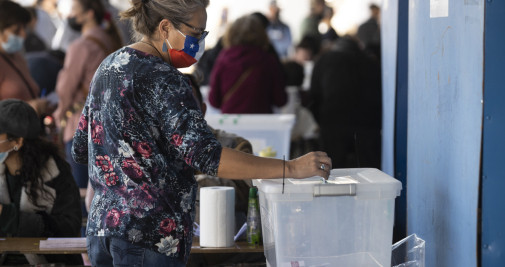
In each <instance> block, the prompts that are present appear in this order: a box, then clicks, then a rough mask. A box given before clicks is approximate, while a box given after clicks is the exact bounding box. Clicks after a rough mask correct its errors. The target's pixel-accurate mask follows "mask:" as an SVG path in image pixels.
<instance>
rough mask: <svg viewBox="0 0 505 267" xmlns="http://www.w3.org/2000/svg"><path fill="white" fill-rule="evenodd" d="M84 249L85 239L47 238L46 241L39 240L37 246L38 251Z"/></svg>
mask: <svg viewBox="0 0 505 267" xmlns="http://www.w3.org/2000/svg"><path fill="white" fill-rule="evenodd" d="M85 247H86V238H85V237H75V238H74V237H68V238H67V237H62V238H48V239H47V240H41V241H40V245H39V248H40V249H50V248H85Z"/></svg>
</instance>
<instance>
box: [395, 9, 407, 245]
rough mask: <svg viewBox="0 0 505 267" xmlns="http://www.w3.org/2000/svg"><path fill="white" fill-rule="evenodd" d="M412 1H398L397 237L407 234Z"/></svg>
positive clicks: (396, 238) (398, 238)
mask: <svg viewBox="0 0 505 267" xmlns="http://www.w3.org/2000/svg"><path fill="white" fill-rule="evenodd" d="M408 14H409V2H408V1H399V3H398V53H397V66H398V68H397V69H398V72H397V77H396V81H397V82H396V111H395V176H394V177H395V178H396V179H398V180H399V181H400V182H402V185H403V192H402V195H401V196H400V197H399V198H397V199H396V207H395V208H396V209H395V211H396V212H395V229H394V239H395V240H400V239H402V238H403V237H405V236H406V234H407V194H408V184H407V125H408V105H407V104H408V92H409V90H408V77H409V68H408V64H409V60H408V52H409V51H408V46H409V38H408V37H409V34H408V32H409V28H408V27H409V15H408Z"/></svg>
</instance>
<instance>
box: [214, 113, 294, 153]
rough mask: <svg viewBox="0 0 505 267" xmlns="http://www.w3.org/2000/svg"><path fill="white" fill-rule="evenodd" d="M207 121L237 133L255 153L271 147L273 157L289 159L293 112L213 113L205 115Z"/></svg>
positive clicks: (216, 126)
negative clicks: (248, 143)
mask: <svg viewBox="0 0 505 267" xmlns="http://www.w3.org/2000/svg"><path fill="white" fill-rule="evenodd" d="M205 120H206V121H207V123H208V124H209V125H210V126H211V127H213V128H215V129H219V130H224V131H226V132H229V133H234V134H237V135H239V136H241V137H243V138H245V139H247V140H248V141H249V142H251V145H252V147H253V152H254V154H255V155H259V152H260V151H262V150H264V149H267V148H271V150H273V151H275V152H276V155H275V158H278V159H282V156H283V155H285V156H286V159H289V147H290V142H291V129H293V125H294V124H295V115H293V114H219V115H216V114H213V115H207V116H205Z"/></svg>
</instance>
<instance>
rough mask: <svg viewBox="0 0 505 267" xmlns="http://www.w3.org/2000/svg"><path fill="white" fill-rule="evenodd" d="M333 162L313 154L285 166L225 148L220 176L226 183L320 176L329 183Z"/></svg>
mask: <svg viewBox="0 0 505 267" xmlns="http://www.w3.org/2000/svg"><path fill="white" fill-rule="evenodd" d="M330 170H331V159H330V158H329V157H328V156H327V155H326V153H325V152H310V153H308V154H306V155H303V156H301V157H299V158H296V159H293V160H290V161H286V163H285V164H284V162H283V161H282V160H280V159H272V158H261V157H256V156H253V155H250V154H247V153H243V152H240V151H236V150H233V149H230V148H226V147H223V151H222V152H221V160H220V162H219V169H218V173H217V176H218V177H220V178H225V179H272V178H282V177H283V174H284V177H286V178H308V177H312V176H316V175H318V176H321V177H324V178H325V179H328V177H329V176H330Z"/></svg>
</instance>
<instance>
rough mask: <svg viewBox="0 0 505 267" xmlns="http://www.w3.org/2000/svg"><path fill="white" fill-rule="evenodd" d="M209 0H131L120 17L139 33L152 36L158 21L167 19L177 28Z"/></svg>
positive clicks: (205, 5)
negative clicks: (129, 22)
mask: <svg viewBox="0 0 505 267" xmlns="http://www.w3.org/2000/svg"><path fill="white" fill-rule="evenodd" d="M208 5H209V0H132V7H131V8H129V9H128V10H126V11H124V12H121V13H120V15H121V19H130V20H131V21H132V25H133V30H134V31H135V33H136V34H137V38H139V37H141V36H139V35H145V36H152V35H153V34H154V32H155V31H156V28H157V27H158V25H159V23H160V21H162V20H163V19H168V20H170V22H171V23H172V24H173V25H174V27H176V28H178V27H179V26H180V24H181V23H182V22H188V21H189V20H190V19H191V17H190V14H192V13H194V12H195V11H196V10H198V9H199V8H206V7H207V6H208Z"/></svg>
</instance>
